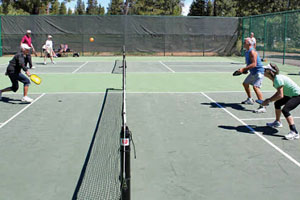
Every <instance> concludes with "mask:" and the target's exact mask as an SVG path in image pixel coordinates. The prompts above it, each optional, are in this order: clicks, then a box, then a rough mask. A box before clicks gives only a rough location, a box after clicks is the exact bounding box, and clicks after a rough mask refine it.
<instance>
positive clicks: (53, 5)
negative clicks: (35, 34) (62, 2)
mask: <svg viewBox="0 0 300 200" xmlns="http://www.w3.org/2000/svg"><path fill="white" fill-rule="evenodd" d="M50 14H52V15H58V14H59V2H58V0H55V1H54V2H52V3H51V8H50Z"/></svg>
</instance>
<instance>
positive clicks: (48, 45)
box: [45, 40, 53, 49]
mask: <svg viewBox="0 0 300 200" xmlns="http://www.w3.org/2000/svg"><path fill="white" fill-rule="evenodd" d="M45 45H46V48H51V49H52V48H53V42H52V40H46V44H45Z"/></svg>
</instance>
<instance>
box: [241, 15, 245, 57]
mask: <svg viewBox="0 0 300 200" xmlns="http://www.w3.org/2000/svg"><path fill="white" fill-rule="evenodd" d="M244 33H245V18H244V17H243V18H242V47H241V55H242V56H244V51H243V49H244V48H243V46H244V37H245V35H244Z"/></svg>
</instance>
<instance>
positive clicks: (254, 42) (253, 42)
mask: <svg viewBox="0 0 300 200" xmlns="http://www.w3.org/2000/svg"><path fill="white" fill-rule="evenodd" d="M250 39H251V40H250V43H251V46H253V47H254V46H255V45H256V39H255V37H253V38H250Z"/></svg>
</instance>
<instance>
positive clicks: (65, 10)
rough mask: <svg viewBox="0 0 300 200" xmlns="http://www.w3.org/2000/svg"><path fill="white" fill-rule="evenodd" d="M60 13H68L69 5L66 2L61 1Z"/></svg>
mask: <svg viewBox="0 0 300 200" xmlns="http://www.w3.org/2000/svg"><path fill="white" fill-rule="evenodd" d="M59 14H60V15H66V14H67V7H66V4H65V3H64V2H61V4H60V7H59Z"/></svg>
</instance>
